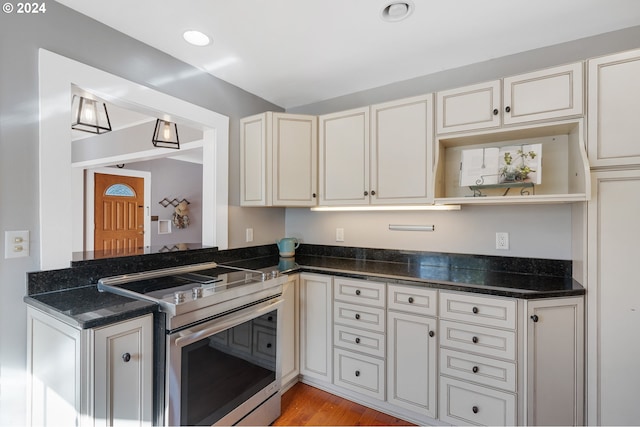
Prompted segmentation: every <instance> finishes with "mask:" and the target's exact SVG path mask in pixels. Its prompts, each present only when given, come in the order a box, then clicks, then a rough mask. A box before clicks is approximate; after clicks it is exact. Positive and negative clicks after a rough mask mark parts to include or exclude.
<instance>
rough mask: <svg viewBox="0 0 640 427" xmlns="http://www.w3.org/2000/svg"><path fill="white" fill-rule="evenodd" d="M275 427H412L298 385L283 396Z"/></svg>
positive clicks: (363, 407) (320, 391)
mask: <svg viewBox="0 0 640 427" xmlns="http://www.w3.org/2000/svg"><path fill="white" fill-rule="evenodd" d="M272 425H274V426H412V425H414V424H411V423H408V422H406V421H403V420H401V419H399V418H396V417H392V416H390V415H387V414H383V413H382V412H378V411H375V410H373V409H370V408H367V407H366V406H362V405H358V404H357V403H354V402H351V401H349V400H346V399H342V398H340V397H338V396H334V395H332V394H330V393H327V392H325V391H322V390H319V389H317V388H314V387H311V386H308V385H306V384H302V383H297V384H296V385H294V386H293V387H291V388H290V389H289V390H287V392H286V393H285V394H283V395H282V415H280V418H278V419H277V420H275V421H274V423H273V424H272Z"/></svg>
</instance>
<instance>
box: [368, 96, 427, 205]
mask: <svg viewBox="0 0 640 427" xmlns="http://www.w3.org/2000/svg"><path fill="white" fill-rule="evenodd" d="M370 164H371V170H370V174H371V177H370V188H369V194H370V197H371V204H414V203H421V204H425V203H432V202H433V194H432V188H433V186H432V183H431V174H432V167H433V95H432V94H428V95H423V96H417V97H413V98H407V99H401V100H398V101H392V102H386V103H383V104H377V105H372V106H371V163H370Z"/></svg>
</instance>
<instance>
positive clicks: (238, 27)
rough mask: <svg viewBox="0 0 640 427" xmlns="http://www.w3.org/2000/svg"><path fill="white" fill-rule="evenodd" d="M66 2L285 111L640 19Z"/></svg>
mask: <svg viewBox="0 0 640 427" xmlns="http://www.w3.org/2000/svg"><path fill="white" fill-rule="evenodd" d="M58 1H59V2H60V3H62V4H65V5H67V6H69V7H71V8H73V9H75V10H77V11H79V12H81V13H83V14H85V15H88V16H90V17H91V18H94V19H96V20H98V21H101V22H103V23H105V24H106V25H108V26H110V27H113V28H115V29H116V30H118V31H120V32H123V33H125V34H128V35H129V36H131V37H133V38H135V39H138V40H140V41H142V42H144V43H146V44H148V45H151V46H153V47H155V48H157V49H159V50H162V51H164V52H166V53H168V54H170V55H172V56H174V57H176V58H178V59H180V60H182V61H184V62H186V63H189V64H192V65H194V66H196V67H198V68H200V69H202V70H205V71H207V72H209V73H211V74H213V75H214V76H216V77H219V78H221V79H222V80H225V81H227V82H230V83H232V84H234V85H236V86H238V87H241V88H243V89H245V90H247V91H249V92H251V93H253V94H256V95H258V96H260V97H262V98H264V99H266V100H268V101H271V102H273V103H275V104H277V105H279V106H281V107H284V108H291V107H295V106H299V105H305V104H309V103H313V102H318V101H321V100H325V99H330V98H334V97H336V96H340V95H345V94H349V93H353V92H356V91H360V90H365V89H370V88H373V87H378V86H382V85H385V84H389V83H393V82H397V81H402V80H406V79H410V78H413V77H417V76H422V75H427V74H431V73H434V72H438V71H442V70H447V69H452V68H456V67H460V66H464V65H468V64H472V63H476V62H482V61H486V60H489V59H492V58H498V57H502V56H506V55H511V54H514V53H518V52H523V51H527V50H531V49H536V48H540V47H544V46H550V45H554V44H558V43H563V42H567V41H571V40H576V39H580V38H584V37H588V36H592V35H596V34H601V33H606V32H610V31H614V30H618V29H622V28H627V27H631V26H636V25H640V1H638V0H412V3H413V4H414V6H415V8H414V12H413V14H412V15H411V16H409V18H407V19H406V20H404V21H401V22H394V23H388V22H384V21H383V20H382V19H381V17H380V13H381V10H382V9H383V7H384V6H386V5H387V4H388V3H389V0H268V1H267V0H189V1H187V2H185V1H180V0H135V1H131V0H110V1H102V0H58ZM405 1H407V0H405ZM187 29H197V30H200V31H202V32H204V33H205V34H207V35H209V36H210V37H211V38H212V40H213V42H212V44H210V45H209V46H206V47H195V46H191V45H188V44H187V43H186V42H185V41H184V40H183V39H182V33H183V32H184V31H185V30H187Z"/></svg>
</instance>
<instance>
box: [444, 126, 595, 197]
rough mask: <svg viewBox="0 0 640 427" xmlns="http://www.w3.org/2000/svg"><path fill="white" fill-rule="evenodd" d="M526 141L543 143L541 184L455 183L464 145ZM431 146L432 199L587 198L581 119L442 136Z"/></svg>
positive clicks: (588, 181)
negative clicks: (432, 147)
mask: <svg viewBox="0 0 640 427" xmlns="http://www.w3.org/2000/svg"><path fill="white" fill-rule="evenodd" d="M530 144H541V146H542V155H541V161H542V164H541V173H542V178H541V182H540V183H537V184H535V185H534V184H533V183H530V182H527V181H525V182H511V183H498V184H494V183H492V184H490V185H472V186H461V185H460V169H461V167H460V164H461V157H462V151H463V150H467V149H476V148H495V147H497V148H500V147H505V146H519V145H530ZM435 149H436V153H435V158H436V163H435V191H434V195H435V203H437V204H504V203H517V204H520V203H571V202H582V201H586V200H588V199H589V195H590V192H591V190H590V188H591V181H590V175H589V164H588V161H587V155H586V151H585V145H584V123H583V120H582V119H575V120H566V121H562V122H554V123H543V124H537V125H530V126H527V127H518V128H507V129H498V130H487V131H483V132H477V133H473V134H472V133H469V134H464V135H455V136H442V137H440V138H438V139H437V140H436V145H435ZM496 173H497V172H496ZM509 188H513V189H512V190H509ZM521 188H522V191H520V189H521ZM514 190H517V191H514ZM478 191H480V192H481V195H480V194H478Z"/></svg>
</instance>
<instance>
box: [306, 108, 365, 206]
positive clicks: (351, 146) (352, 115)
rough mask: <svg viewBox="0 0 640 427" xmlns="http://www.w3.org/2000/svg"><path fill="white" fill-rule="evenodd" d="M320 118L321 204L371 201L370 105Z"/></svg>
mask: <svg viewBox="0 0 640 427" xmlns="http://www.w3.org/2000/svg"><path fill="white" fill-rule="evenodd" d="M318 120H319V135H320V154H319V161H320V179H319V181H320V182H319V189H320V202H319V203H320V205H346V204H348V205H361V204H369V107H365V108H358V109H355V110H349V111H343V112H340V113H334V114H327V115H324V116H320V117H319V118H318Z"/></svg>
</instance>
